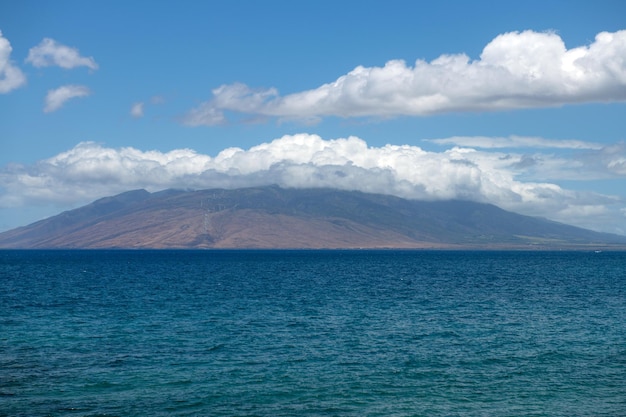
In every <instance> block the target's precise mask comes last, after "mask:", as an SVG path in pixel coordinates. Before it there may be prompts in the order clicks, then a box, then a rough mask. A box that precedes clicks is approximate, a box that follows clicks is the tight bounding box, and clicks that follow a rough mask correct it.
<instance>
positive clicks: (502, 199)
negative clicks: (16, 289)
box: [0, 134, 625, 231]
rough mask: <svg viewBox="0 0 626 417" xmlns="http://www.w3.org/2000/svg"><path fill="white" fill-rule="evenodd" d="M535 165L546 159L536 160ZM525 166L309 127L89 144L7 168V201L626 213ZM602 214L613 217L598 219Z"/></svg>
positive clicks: (560, 216) (495, 156)
mask: <svg viewBox="0 0 626 417" xmlns="http://www.w3.org/2000/svg"><path fill="white" fill-rule="evenodd" d="M622 156H623V155H622ZM547 158H548V157H547V156H546V157H545V159H547ZM614 160H617V159H615V158H614ZM535 163H539V164H549V161H547V162H546V160H542V159H541V158H536V159H535ZM564 163H566V161H565V160H561V161H559V162H558V163H557V164H556V165H558V164H564ZM532 165H533V164H530V166H532ZM528 166H529V164H528V156H526V155H523V154H510V153H502V152H482V151H478V150H475V149H470V148H460V147H453V148H451V149H447V150H444V151H442V152H428V151H425V150H423V149H422V148H420V147H417V146H410V145H386V146H383V147H370V146H368V144H367V143H366V142H365V141H363V140H362V139H360V138H357V137H349V138H340V139H333V140H324V139H322V138H321V137H319V136H317V135H310V134H298V135H293V136H283V137H281V138H279V139H276V140H274V141H272V142H269V143H262V144H260V145H257V146H254V147H252V148H250V149H247V150H244V149H240V148H228V149H225V150H223V151H222V152H220V153H219V154H218V155H216V156H214V157H211V156H208V155H203V154H199V153H197V152H195V151H193V150H191V149H178V150H174V151H170V152H166V153H162V152H158V151H141V150H138V149H135V148H130V147H127V148H120V149H113V148H107V147H104V146H102V145H99V144H96V143H92V142H85V143H81V144H79V145H77V146H76V147H74V148H73V149H70V150H68V151H67V152H63V153H61V154H58V155H56V156H54V157H52V158H49V159H46V160H42V161H40V162H38V163H37V164H35V165H32V166H21V165H19V166H18V165H15V166H9V167H5V168H4V169H3V170H2V171H0V190H3V191H2V194H0V207H8V206H19V205H22V204H26V203H29V204H33V203H36V202H38V203H43V202H45V203H63V204H72V203H73V204H75V203H77V202H83V203H84V202H87V201H89V200H93V199H95V198H99V197H102V196H106V195H112V194H115V193H118V192H122V191H126V190H129V189H135V188H146V189H148V190H151V191H156V190H161V189H165V188H193V189H204V188H214V187H216V188H235V187H245V186H255V185H269V184H278V185H280V186H283V187H296V188H301V187H333V188H339V189H346V190H361V191H365V192H376V193H385V194H392V195H397V196H400V197H404V198H411V199H423V200H442V199H466V200H473V201H481V202H489V203H493V204H496V205H498V206H500V207H503V208H505V209H508V210H513V211H517V212H520V213H525V214H530V215H537V216H543V217H547V218H551V219H554V220H560V221H564V222H567V223H573V224H578V225H581V226H585V227H592V228H595V229H603V228H604V229H605V230H606V228H608V227H609V226H607V225H608V224H612V225H615V224H621V223H620V222H619V221H616V218H615V216H618V217H619V218H620V219H622V220H623V218H622V213H621V212H620V210H621V209H623V208H624V204H625V203H624V202H623V201H620V200H619V199H617V198H615V197H611V196H606V195H600V194H594V193H582V192H576V191H572V190H567V189H564V188H562V187H560V186H558V185H557V184H555V183H553V182H550V181H545V180H544V181H537V180H534V181H533V180H528V179H525V180H521V179H520V173H521V172H522V171H524V170H525V169H526V167H528ZM598 213H602V214H603V217H602V218H605V219H607V220H606V224H601V223H599V222H598V219H599V217H598ZM610 221H612V223H610ZM611 230H612V231H615V230H613V229H611Z"/></svg>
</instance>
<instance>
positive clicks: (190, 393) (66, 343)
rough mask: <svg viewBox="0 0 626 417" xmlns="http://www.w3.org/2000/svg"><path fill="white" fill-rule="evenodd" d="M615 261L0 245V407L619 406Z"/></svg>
mask: <svg viewBox="0 0 626 417" xmlns="http://www.w3.org/2000/svg"><path fill="white" fill-rule="evenodd" d="M625 270H626V253H624V252H600V253H596V252H593V251H591V252H582V251H578V252H496V251H489V252H471V251H459V252H457V251H443V252H441V251H228V250H226V251H216V250H214V251H0V285H1V288H2V291H0V415H1V416H29V417H32V416H51V415H52V416H145V415H150V416H197V415H211V416H285V415H290V416H295V415H303V416H319V415H336V416H364V415H369V416H415V415H428V416H449V415H463V416H484V415H489V416H511V415H516V416H530V415H532V416H544V415H545V416H548V415H549V416H568V417H569V416H573V415H577V416H591V415H593V416H616V415H624V414H626V391H625V390H624V381H626V340H625V339H624V335H625V334H626V302H625V300H626V280H625V278H624V271H625Z"/></svg>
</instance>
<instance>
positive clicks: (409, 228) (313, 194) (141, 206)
mask: <svg viewBox="0 0 626 417" xmlns="http://www.w3.org/2000/svg"><path fill="white" fill-rule="evenodd" d="M0 248H25V249H34V248H77V249H78V248H85V249H96V248H99V249H104V248H136V249H148V248H180V249H192V248H459V249H466V248H476V249H498V248H501V249H527V248H545V249H576V248H585V249H604V248H618V249H624V248H626V237H624V236H618V235H611V234H605V233H597V232H593V231H590V230H585V229H581V228H577V227H573V226H568V225H565V224H561V223H556V222H552V221H548V220H545V219H540V218H535V217H528V216H522V215H519V214H515V213H511V212H507V211H505V210H502V209H500V208H498V207H496V206H493V205H490V204H482V203H475V202H469V201H438V202H427V201H414V200H406V199H402V198H398V197H393V196H388V195H380V194H367V193H362V192H357V191H340V190H334V189H283V188H279V187H276V186H269V187H256V188H242V189H236V190H223V189H212V190H202V191H183V190H166V191H161V192H157V193H149V192H147V191H145V190H136V191H129V192H126V193H123V194H120V195H117V196H114V197H106V198H102V199H100V200H97V201H95V202H93V203H91V204H88V205H86V206H84V207H81V208H78V209H75V210H71V211H66V212H63V213H61V214H59V215H57V216H54V217H50V218H48V219H45V220H41V221H38V222H36V223H33V224H31V225H29V226H25V227H20V228H17V229H13V230H10V231H7V232H4V233H0Z"/></svg>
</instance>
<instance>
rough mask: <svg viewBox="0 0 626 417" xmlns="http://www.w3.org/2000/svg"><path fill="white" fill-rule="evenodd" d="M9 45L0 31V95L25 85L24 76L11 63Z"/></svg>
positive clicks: (10, 48)
mask: <svg viewBox="0 0 626 417" xmlns="http://www.w3.org/2000/svg"><path fill="white" fill-rule="evenodd" d="M12 51H13V48H12V47H11V43H10V42H9V41H8V40H7V38H5V37H4V36H2V31H0V94H5V93H8V92H10V91H12V90H15V89H16V88H19V87H21V86H22V85H24V84H25V83H26V76H25V75H24V73H23V72H22V71H21V70H20V69H19V68H18V67H16V66H15V65H14V64H13V62H12V61H11V52H12Z"/></svg>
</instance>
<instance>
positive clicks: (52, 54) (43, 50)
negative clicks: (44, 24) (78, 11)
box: [26, 38, 98, 70]
mask: <svg viewBox="0 0 626 417" xmlns="http://www.w3.org/2000/svg"><path fill="white" fill-rule="evenodd" d="M26 62H29V63H31V64H32V65H33V66H35V67H49V66H53V65H56V66H59V67H61V68H66V69H71V68H75V67H87V68H90V69H92V70H97V69H98V64H97V63H96V61H95V60H94V59H93V57H83V56H81V55H80V53H79V52H78V49H76V48H71V47H69V46H66V45H63V44H60V43H58V42H57V41H55V40H54V39H50V38H44V39H43V40H42V41H41V43H40V44H39V45H37V46H35V47H32V48H30V50H29V51H28V57H27V58H26Z"/></svg>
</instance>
